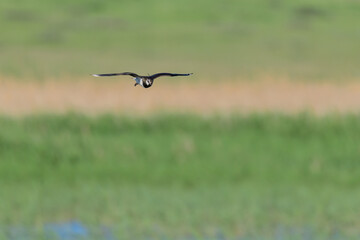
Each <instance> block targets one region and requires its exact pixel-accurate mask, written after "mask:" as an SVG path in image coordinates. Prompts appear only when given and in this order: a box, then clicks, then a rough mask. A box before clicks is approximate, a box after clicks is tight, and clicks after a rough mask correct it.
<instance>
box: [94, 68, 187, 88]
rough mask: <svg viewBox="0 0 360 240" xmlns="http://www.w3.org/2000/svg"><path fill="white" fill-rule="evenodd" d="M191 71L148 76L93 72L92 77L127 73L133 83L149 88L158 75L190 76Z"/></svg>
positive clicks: (159, 74) (159, 75) (115, 74)
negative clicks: (132, 79)
mask: <svg viewBox="0 0 360 240" xmlns="http://www.w3.org/2000/svg"><path fill="white" fill-rule="evenodd" d="M191 74H192V73H156V74H153V75H150V76H141V75H138V74H136V73H132V72H123V73H104V74H93V76H94V77H111V76H119V75H129V76H132V77H133V78H134V80H135V82H136V83H135V85H134V86H137V85H140V86H142V87H144V88H149V87H151V86H152V85H153V83H154V80H155V79H156V78H158V77H163V76H169V77H176V76H190V75H191Z"/></svg>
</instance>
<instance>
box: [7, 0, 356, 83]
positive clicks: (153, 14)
mask: <svg viewBox="0 0 360 240" xmlns="http://www.w3.org/2000/svg"><path fill="white" fill-rule="evenodd" d="M359 10H360V3H358V2H357V1H353V0H344V1H340V0H328V1H325V0H314V1H308V0H306V1H304V0H294V1H285V0H271V1H270V0H255V1H254V0H243V1H236V0H227V1H210V2H209V1H206V0H198V1H192V0H182V1H165V0H151V1H150V0H139V1H131V0H126V1H116V0H109V1H100V0H91V1H86V0H78V1H70V0H66V1H55V0H49V1H40V0H30V1H29V0H27V1H25V0H22V1H16V2H15V1H11V0H3V1H2V2H1V5H0V15H1V21H0V28H1V33H2V34H1V39H0V49H1V53H2V54H1V56H0V72H1V73H2V75H13V76H17V77H19V78H25V79H26V78H45V79H46V78H49V77H54V76H55V77H64V76H85V75H86V76H87V74H89V73H93V72H104V71H137V72H142V73H145V74H146V73H147V72H149V73H152V72H156V71H164V70H166V71H178V72H184V71H185V72H188V71H189V72H196V73H197V78H199V79H202V78H208V77H211V78H212V79H219V78H221V77H224V76H225V77H226V78H230V77H234V76H236V77H239V76H240V77H241V76H245V77H254V78H256V77H257V76H258V75H262V74H265V75H274V76H279V75H280V76H286V77H287V76H289V77H290V78H291V79H316V80H319V79H341V80H346V79H350V78H356V77H359V75H360V72H359V67H358V65H359V62H360V57H359V54H357V53H358V52H359V51H360V45H359V44H358V43H359V42H360V33H359V28H358V22H359V21H360V15H359V14H358V12H359Z"/></svg>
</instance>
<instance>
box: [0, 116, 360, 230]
mask: <svg viewBox="0 0 360 240" xmlns="http://www.w3.org/2000/svg"><path fill="white" fill-rule="evenodd" d="M359 119H360V118H359V116H355V115H353V116H327V117H322V118H315V117H312V116H310V115H306V114H303V115H298V116H283V115H265V114H263V115H253V116H246V117H245V116H232V117H216V116H213V117H199V116H192V115H170V114H169V115H160V116H152V117H147V118H135V117H124V116H99V117H96V118H91V117H85V116H81V115H75V114H69V115H66V116H33V117H27V118H23V119H13V118H8V117H2V118H1V119H0V159H1V161H0V189H1V195H0V201H1V204H0V212H1V214H0V225H3V224H10V225H14V224H27V225H31V226H34V225H35V226H41V225H42V224H43V223H46V222H57V221H65V220H72V219H76V220H79V221H81V222H84V223H87V224H90V225H91V224H94V225H97V224H106V225H111V226H114V228H115V229H117V231H118V233H117V234H118V235H121V236H124V235H126V234H129V235H131V236H134V235H135V236H136V235H137V234H138V236H140V235H141V236H145V235H147V236H149V235H154V236H157V237H159V236H163V235H164V236H165V235H166V236H170V237H171V236H172V237H174V236H186V235H187V234H195V235H196V234H197V236H204V235H210V236H214V235H216V232H218V231H222V232H224V234H226V235H227V236H244V235H247V234H262V235H263V236H271V235H272V234H273V233H274V231H275V230H276V229H277V228H278V226H288V227H294V228H303V227H310V228H313V229H314V230H315V232H316V233H317V234H319V236H325V235H326V234H331V233H333V232H334V231H340V232H342V233H344V234H347V235H352V236H356V234H358V233H359V231H358V229H359V227H360V222H359V218H358V216H359V213H360V207H359V206H360V205H359V204H358V202H359V201H358V200H359V198H360V191H359V187H358V183H359V180H360V170H359V169H360V166H359V165H360V162H359V159H360V151H359V149H360V148H359V147H360V145H359V142H360V121H359Z"/></svg>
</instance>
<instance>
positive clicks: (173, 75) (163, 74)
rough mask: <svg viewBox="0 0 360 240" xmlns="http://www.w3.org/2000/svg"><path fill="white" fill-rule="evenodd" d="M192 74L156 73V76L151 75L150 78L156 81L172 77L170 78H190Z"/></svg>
mask: <svg viewBox="0 0 360 240" xmlns="http://www.w3.org/2000/svg"><path fill="white" fill-rule="evenodd" d="M191 74H192V73H156V74H154V75H151V76H150V78H152V79H155V78H158V77H162V76H170V77H176V76H190V75H191Z"/></svg>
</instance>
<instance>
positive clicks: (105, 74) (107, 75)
mask: <svg viewBox="0 0 360 240" xmlns="http://www.w3.org/2000/svg"><path fill="white" fill-rule="evenodd" d="M118 75H130V76H132V77H139V75H137V74H136V73H132V72H123V73H102V74H93V76H94V77H110V76H118Z"/></svg>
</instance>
